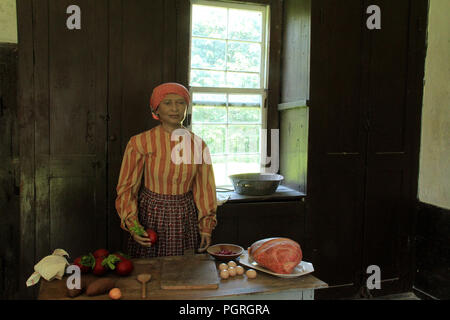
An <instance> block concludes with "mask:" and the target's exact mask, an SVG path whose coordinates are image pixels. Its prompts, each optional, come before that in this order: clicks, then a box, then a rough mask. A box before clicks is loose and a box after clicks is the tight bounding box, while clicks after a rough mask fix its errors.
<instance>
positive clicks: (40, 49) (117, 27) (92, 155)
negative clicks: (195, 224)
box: [17, 0, 282, 297]
mask: <svg viewBox="0 0 450 320" xmlns="http://www.w3.org/2000/svg"><path fill="white" fill-rule="evenodd" d="M255 2H258V3H263V4H268V3H272V4H273V6H272V12H271V17H272V24H273V26H274V31H273V32H271V41H272V42H273V45H272V46H271V48H270V50H271V59H272V61H273V63H272V64H271V67H270V69H271V71H270V72H271V76H270V78H269V83H270V84H271V90H269V101H271V102H270V106H269V108H270V112H271V113H273V116H272V117H271V121H272V124H271V125H272V126H274V127H278V117H277V116H278V114H277V111H276V106H277V103H278V96H279V83H278V78H279V58H280V47H281V15H282V6H281V4H282V1H281V0H255ZM72 4H76V5H78V6H79V7H80V9H81V17H82V18H81V29H80V30H76V29H75V30H69V29H68V28H67V27H66V19H67V18H68V16H69V15H68V14H67V13H66V9H67V7H68V6H69V5H72ZM17 12H18V31H19V38H20V42H19V61H20V63H19V74H20V87H19V93H18V101H19V118H20V120H19V122H20V146H21V155H20V157H21V160H22V161H21V163H20V165H21V166H20V168H21V175H20V186H21V189H20V192H21V201H20V224H21V226H22V227H21V230H20V239H21V248H22V249H21V253H20V261H21V271H20V280H19V283H21V294H22V296H24V297H33V296H36V288H28V289H27V288H24V287H23V284H24V283H25V281H26V279H27V277H28V276H29V275H30V274H31V273H32V271H33V266H34V264H35V263H37V262H38V261H39V260H40V259H41V258H43V257H44V256H46V255H48V254H50V253H51V252H52V251H53V250H54V249H56V248H64V249H66V250H67V251H68V252H69V253H70V254H71V259H73V258H75V257H76V256H78V255H80V254H83V253H86V252H88V251H91V250H95V249H96V248H98V247H108V248H109V249H111V250H119V249H120V250H123V249H124V245H125V241H126V238H127V234H126V233H125V232H124V231H123V230H121V229H120V227H119V224H120V223H119V219H118V216H117V213H116V210H115V197H116V190H115V188H116V184H117V180H118V175H119V171H120V165H121V161H122V157H123V152H124V149H125V146H126V144H127V142H128V140H129V139H130V137H131V136H133V135H135V134H137V133H140V132H142V131H145V130H148V129H150V128H152V127H154V126H155V125H157V124H158V122H156V121H155V120H153V119H152V118H151V114H150V109H149V100H150V95H151V92H152V89H153V88H154V87H155V86H156V85H158V84H160V83H162V82H172V81H176V82H180V83H183V84H185V85H187V84H188V63H189V54H188V53H189V33H190V28H189V25H190V2H189V1H188V0H155V1H142V0H127V1H124V0H111V1H109V0H98V1H89V0H79V1H76V3H74V1H70V0H18V1H17ZM269 147H270V146H269Z"/></svg>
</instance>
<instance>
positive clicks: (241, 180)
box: [229, 173, 284, 196]
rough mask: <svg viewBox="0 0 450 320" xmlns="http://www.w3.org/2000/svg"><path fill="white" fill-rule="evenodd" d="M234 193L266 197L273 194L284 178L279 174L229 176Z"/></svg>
mask: <svg viewBox="0 0 450 320" xmlns="http://www.w3.org/2000/svg"><path fill="white" fill-rule="evenodd" d="M229 178H230V179H231V182H232V183H233V186H234V191H235V192H236V193H238V194H242V195H246V196H266V195H270V194H272V193H275V191H276V190H277V188H278V186H279V185H280V183H281V181H283V179H284V177H283V176H282V175H279V174H272V173H269V174H267V173H266V174H264V173H241V174H233V175H231V176H229Z"/></svg>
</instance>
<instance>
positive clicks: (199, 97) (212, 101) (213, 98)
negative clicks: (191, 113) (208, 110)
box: [192, 93, 227, 106]
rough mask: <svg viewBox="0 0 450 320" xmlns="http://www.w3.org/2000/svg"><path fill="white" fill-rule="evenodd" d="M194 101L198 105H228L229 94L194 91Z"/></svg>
mask: <svg viewBox="0 0 450 320" xmlns="http://www.w3.org/2000/svg"><path fill="white" fill-rule="evenodd" d="M192 103H193V104H194V105H196V106H226V105H227V95H226V94H220V93H219V94H217V93H194V94H193V97H192Z"/></svg>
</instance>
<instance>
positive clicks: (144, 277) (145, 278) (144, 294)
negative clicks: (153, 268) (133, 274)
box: [137, 273, 152, 299]
mask: <svg viewBox="0 0 450 320" xmlns="http://www.w3.org/2000/svg"><path fill="white" fill-rule="evenodd" d="M151 277H152V275H151V274H149V273H141V274H138V276H137V280H138V281H139V282H140V283H142V299H145V298H146V297H147V291H146V290H145V284H146V283H147V282H148V281H150V279H151Z"/></svg>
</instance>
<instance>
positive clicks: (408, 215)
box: [363, 0, 426, 290]
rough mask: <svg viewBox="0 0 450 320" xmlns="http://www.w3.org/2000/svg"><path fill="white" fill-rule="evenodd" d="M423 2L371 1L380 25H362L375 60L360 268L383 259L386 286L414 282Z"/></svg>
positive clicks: (371, 65) (371, 67)
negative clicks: (379, 14)
mask: <svg viewBox="0 0 450 320" xmlns="http://www.w3.org/2000/svg"><path fill="white" fill-rule="evenodd" d="M425 3H426V1H411V0H398V1H387V0H377V1H370V3H369V1H366V5H367V6H368V5H369V4H374V5H378V6H379V7H380V9H381V12H382V20H381V21H382V25H381V29H380V30H374V31H369V30H367V31H366V32H365V33H366V34H365V36H366V37H367V39H368V46H369V47H368V50H369V51H370V61H369V65H368V71H369V73H368V74H369V77H368V100H367V101H368V111H369V114H368V122H369V136H368V150H367V187H366V195H365V198H366V200H365V219H364V257H363V270H366V268H367V267H368V266H370V265H377V266H379V267H380V271H381V281H382V283H381V287H382V289H383V288H389V287H394V286H397V287H403V288H404V290H408V282H409V285H411V279H410V276H411V272H412V269H413V266H412V260H411V255H412V225H413V221H414V211H415V209H414V208H415V203H416V194H417V168H416V167H417V160H418V146H419V139H420V138H419V134H420V122H419V121H418V119H420V114H421V108H420V105H421V103H420V100H419V101H417V96H418V94H419V93H420V92H421V91H422V89H421V88H420V87H417V79H419V83H420V75H419V74H420V68H421V67H420V66H422V70H423V64H424V61H423V60H422V61H420V60H417V58H418V57H419V56H417V53H418V52H420V48H421V47H422V48H423V46H424V44H425V42H424V37H423V30H422V31H421V30H420V28H422V29H425V28H424V21H423V19H424V18H423V17H424V16H425V15H426V4H425ZM422 42H423V43H422ZM422 73H423V72H422ZM366 277H367V275H366ZM408 277H409V278H408Z"/></svg>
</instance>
